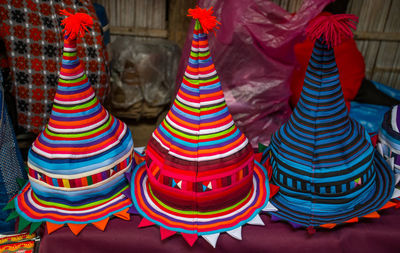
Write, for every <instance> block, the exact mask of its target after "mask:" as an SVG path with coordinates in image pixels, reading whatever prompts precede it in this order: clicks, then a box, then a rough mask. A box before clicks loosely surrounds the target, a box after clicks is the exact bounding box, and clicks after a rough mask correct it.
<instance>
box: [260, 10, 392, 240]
mask: <svg viewBox="0 0 400 253" xmlns="http://www.w3.org/2000/svg"><path fill="white" fill-rule="evenodd" d="M352 20H357V19H356V17H355V16H353V15H335V16H320V17H318V18H316V19H315V21H314V23H311V24H310V25H309V27H308V33H309V36H310V37H312V38H313V39H315V46H314V49H313V52H312V55H311V58H310V61H309V65H308V68H307V72H306V75H305V79H304V84H303V90H302V92H301V96H300V100H299V102H298V103H297V106H296V108H295V109H294V111H293V113H292V115H291V117H290V119H289V121H288V122H287V123H286V124H284V125H283V126H282V127H281V128H280V129H279V130H278V131H277V132H275V133H274V134H273V136H272V139H271V144H270V146H269V148H267V149H266V150H265V151H264V153H263V157H262V163H263V164H266V166H272V170H273V172H272V182H273V183H275V184H277V185H278V186H279V187H280V188H279V192H278V193H277V194H276V195H275V196H274V198H272V199H271V202H272V205H273V206H274V207H276V208H277V209H278V211H277V212H274V213H273V214H272V215H273V216H272V217H273V219H275V220H279V219H282V220H286V221H289V222H290V223H291V224H292V225H293V226H294V227H308V229H309V232H314V231H315V230H314V227H325V228H333V227H335V226H336V225H337V224H340V223H349V222H357V221H358V219H359V218H361V217H367V218H378V217H379V214H378V213H377V212H376V211H377V210H379V209H381V208H386V207H390V206H393V205H394V203H392V202H389V200H390V199H391V197H392V194H393V188H394V176H393V172H392V170H391V169H390V167H389V166H388V164H387V163H386V161H385V160H384V159H383V158H382V156H381V155H380V154H379V153H378V152H376V150H375V149H374V147H373V145H372V143H371V139H370V136H369V135H368V133H367V131H366V130H365V129H364V128H363V127H362V126H361V124H359V123H358V122H356V121H354V120H352V119H351V118H349V116H348V112H347V108H346V106H345V102H344V99H343V92H342V89H341V85H340V80H339V72H338V68H337V66H336V61H335V54H334V48H332V47H334V46H336V45H337V44H339V43H340V39H341V38H343V37H345V36H346V37H347V36H352V32H351V30H350V28H349V27H348V25H349V24H352V25H353V26H355V25H354V24H353V23H352ZM330 29H332V30H330ZM341 29H343V30H344V31H341ZM347 32H350V34H349V35H347V34H346V33H347ZM330 36H332V38H331V37H330ZM335 39H338V40H339V41H335Z"/></svg>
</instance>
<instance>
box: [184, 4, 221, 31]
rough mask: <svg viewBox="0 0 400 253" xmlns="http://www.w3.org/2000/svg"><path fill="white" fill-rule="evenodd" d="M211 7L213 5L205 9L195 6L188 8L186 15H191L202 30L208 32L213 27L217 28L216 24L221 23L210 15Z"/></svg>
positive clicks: (211, 12)
mask: <svg viewBox="0 0 400 253" xmlns="http://www.w3.org/2000/svg"><path fill="white" fill-rule="evenodd" d="M212 8H213V7H210V9H208V10H207V9H202V8H200V7H199V6H196V8H195V9H189V11H188V12H189V14H188V15H187V16H188V17H192V18H193V19H198V20H199V22H200V24H201V27H202V28H203V30H204V32H205V33H208V32H209V31H212V30H214V29H219V27H217V25H220V24H221V23H220V22H218V20H217V18H216V17H215V16H213V15H212V14H213V13H214V11H213V10H212Z"/></svg>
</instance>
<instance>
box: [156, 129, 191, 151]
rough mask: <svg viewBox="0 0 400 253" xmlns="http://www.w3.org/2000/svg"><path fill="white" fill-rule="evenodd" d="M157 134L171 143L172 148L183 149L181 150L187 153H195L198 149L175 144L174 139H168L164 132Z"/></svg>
mask: <svg viewBox="0 0 400 253" xmlns="http://www.w3.org/2000/svg"><path fill="white" fill-rule="evenodd" d="M158 133H159V134H160V135H161V136H162V137H163V138H164V139H165V140H168V141H169V142H171V143H172V144H173V145H174V146H177V147H180V148H183V149H185V150H189V151H196V150H197V149H198V147H188V146H185V145H184V144H181V143H178V142H175V141H174V138H168V136H166V135H165V134H164V132H162V131H158Z"/></svg>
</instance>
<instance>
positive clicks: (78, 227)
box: [68, 223, 87, 235]
mask: <svg viewBox="0 0 400 253" xmlns="http://www.w3.org/2000/svg"><path fill="white" fill-rule="evenodd" d="M86 225H87V224H74V223H68V227H69V229H71V231H72V233H74V235H79V233H80V232H81V231H82V229H84V228H85V227H86Z"/></svg>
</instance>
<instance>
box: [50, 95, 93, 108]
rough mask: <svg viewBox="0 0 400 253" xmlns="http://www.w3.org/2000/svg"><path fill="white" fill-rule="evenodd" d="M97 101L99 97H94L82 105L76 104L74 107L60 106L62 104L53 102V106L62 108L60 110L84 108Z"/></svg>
mask: <svg viewBox="0 0 400 253" xmlns="http://www.w3.org/2000/svg"><path fill="white" fill-rule="evenodd" d="M96 102H97V97H94V98H93V99H92V100H90V101H89V102H87V103H84V104H81V105H75V106H72V107H68V106H60V105H56V104H53V107H54V108H57V109H60V110H78V109H83V108H87V107H90V106H92V105H93V104H94V103H96Z"/></svg>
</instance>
